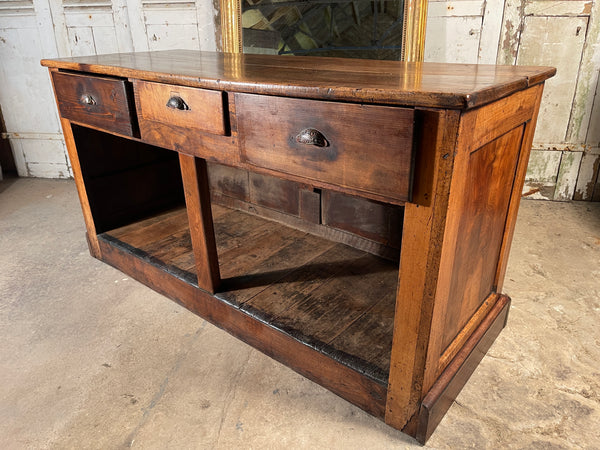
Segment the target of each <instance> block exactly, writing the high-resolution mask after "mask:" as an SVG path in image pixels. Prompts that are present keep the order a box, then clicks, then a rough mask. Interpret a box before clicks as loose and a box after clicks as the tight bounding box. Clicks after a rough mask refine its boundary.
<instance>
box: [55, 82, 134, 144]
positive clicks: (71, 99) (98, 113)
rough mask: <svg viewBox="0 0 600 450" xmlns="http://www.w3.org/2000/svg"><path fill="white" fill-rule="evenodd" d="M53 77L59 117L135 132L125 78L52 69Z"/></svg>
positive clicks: (128, 132)
mask: <svg viewBox="0 0 600 450" xmlns="http://www.w3.org/2000/svg"><path fill="white" fill-rule="evenodd" d="M52 80H53V82H54V90H55V92H56V98H57V100H58V109H59V110H60V114H61V116H62V117H64V118H65V119H70V120H74V121H76V122H82V123H87V124H90V125H94V126H96V127H99V128H102V129H105V130H108V131H113V132H115V133H119V134H123V135H126V136H134V130H135V125H134V122H133V120H132V115H133V107H132V103H133V98H132V96H131V95H130V94H129V92H128V86H127V85H126V81H124V80H116V79H111V78H105V77H98V76H96V77H91V76H88V75H79V74H66V73H60V72H52ZM86 99H87V101H88V102H89V103H86Z"/></svg>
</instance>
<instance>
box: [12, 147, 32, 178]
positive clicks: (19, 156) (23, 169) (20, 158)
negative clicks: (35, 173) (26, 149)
mask: <svg viewBox="0 0 600 450" xmlns="http://www.w3.org/2000/svg"><path fill="white" fill-rule="evenodd" d="M10 146H11V148H12V153H13V157H14V159H15V167H16V168H17V175H19V176H20V177H26V176H29V174H28V173H27V164H25V155H24V154H23V148H22V147H21V139H10Z"/></svg>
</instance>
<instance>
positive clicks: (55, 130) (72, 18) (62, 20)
mask: <svg viewBox="0 0 600 450" xmlns="http://www.w3.org/2000/svg"><path fill="white" fill-rule="evenodd" d="M217 23H218V21H217V11H216V9H215V7H214V3H213V0H196V1H190V2H187V1H181V0H86V1H81V0H0V108H1V109H2V112H3V114H4V120H5V123H6V133H3V135H2V136H1V137H2V138H5V139H8V141H9V142H10V145H11V147H12V151H13V155H14V157H15V164H16V166H17V171H18V173H19V175H20V176H32V177H44V178H68V177H71V176H72V172H71V167H70V162H69V159H68V156H67V154H66V150H65V145H64V141H63V137H62V134H61V130H60V122H59V120H58V114H57V112H56V104H55V101H54V94H53V93H52V88H51V85H50V80H49V77H48V71H47V69H46V68H45V67H41V66H40V59H42V58H55V57H68V56H80V55H93V54H100V53H114V52H127V51H134V50H135V51H147V50H164V49H170V48H190V49H196V50H216V48H217V42H216V38H215V36H216V32H215V30H216V24H217Z"/></svg>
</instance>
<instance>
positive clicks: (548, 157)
mask: <svg viewBox="0 0 600 450" xmlns="http://www.w3.org/2000/svg"><path fill="white" fill-rule="evenodd" d="M561 156H562V152H555V151H551V150H533V151H532V152H531V156H530V157H529V165H528V166H527V174H526V175H525V180H527V181H530V180H536V181H541V182H545V183H556V177H557V176H558V169H559V167H560V159H561Z"/></svg>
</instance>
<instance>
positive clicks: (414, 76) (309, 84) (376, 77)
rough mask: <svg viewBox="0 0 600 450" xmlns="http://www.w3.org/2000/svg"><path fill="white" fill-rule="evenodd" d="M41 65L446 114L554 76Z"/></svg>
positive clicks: (195, 63)
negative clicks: (445, 110)
mask: <svg viewBox="0 0 600 450" xmlns="http://www.w3.org/2000/svg"><path fill="white" fill-rule="evenodd" d="M42 65H44V66H47V67H55V68H59V69H66V70H75V71H82V72H91V73H97V74H105V75H112V76H120V77H130V78H138V79H143V80H148V81H158V82H163V83H169V84H178V85H183V86H193V87H201V88H207V89H220V90H227V91H230V92H251V93H259V94H266V95H280V96H293V97H304V98H314V99H322V100H339V101H352V102H361V103H378V104H391V105H407V106H417V105H418V106H425V107H440V108H453V109H467V108H473V107H476V106H481V105H483V104H486V103H490V102H492V101H494V100H497V99H499V98H502V97H505V96H507V95H510V94H512V93H514V92H516V91H519V90H522V89H526V88H527V87H529V86H532V85H534V84H538V83H541V82H543V81H544V80H546V79H548V78H550V77H552V76H553V75H554V74H555V73H556V69H554V68H553V67H531V66H496V65H477V64H446V63H405V62H399V61H374V60H360V59H344V58H321V57H310V56H277V55H252V54H234V53H217V52H200V51H194V50H166V51H156V52H143V53H115V54H110V55H92V56H83V57H75V58H62V59H52V60H50V59H45V60H42Z"/></svg>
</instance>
